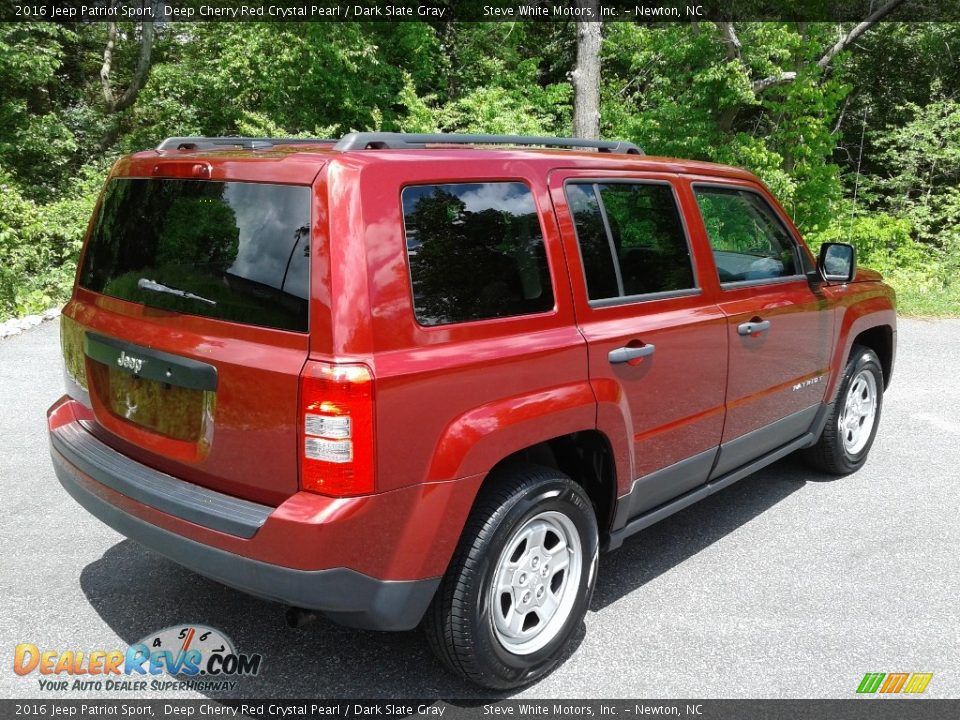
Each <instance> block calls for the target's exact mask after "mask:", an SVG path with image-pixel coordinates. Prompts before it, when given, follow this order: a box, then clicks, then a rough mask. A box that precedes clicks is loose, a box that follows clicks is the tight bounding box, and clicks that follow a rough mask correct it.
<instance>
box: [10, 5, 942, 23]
mask: <svg viewBox="0 0 960 720" xmlns="http://www.w3.org/2000/svg"><path fill="white" fill-rule="evenodd" d="M868 19H874V20H880V21H886V22H897V21H899V22H951V21H960V0H711V1H709V2H697V1H696V0H635V1H634V2H629V1H627V0H623V1H615V2H611V1H609V0H599V1H597V0H392V1H387V2H378V1H377V0H354V1H353V2H340V1H331V0H3V1H2V2H0V21H5V22H18V21H19V22H23V21H28V22H30V21H54V22H62V23H87V22H123V21H128V22H129V21H136V22H144V21H147V22H156V23H171V22H220V21H224V22H437V23H443V22H455V21H456V22H479V21H493V22H518V21H532V22H570V21H588V22H636V23H661V22H700V21H741V22H742V21H787V22H824V21H831V22H862V21H864V20H868Z"/></svg>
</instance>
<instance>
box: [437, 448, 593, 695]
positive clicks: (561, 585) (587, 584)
mask: <svg viewBox="0 0 960 720" xmlns="http://www.w3.org/2000/svg"><path fill="white" fill-rule="evenodd" d="M487 482H488V485H486V486H485V487H484V489H482V490H481V493H480V495H478V497H477V501H476V503H475V505H474V508H473V510H472V511H471V513H470V516H469V519H468V520H467V523H466V526H465V528H464V531H463V535H462V537H461V539H460V543H459V545H458V546H457V550H456V551H455V553H454V556H453V559H452V560H451V562H450V566H449V568H448V569H447V572H446V574H445V575H444V578H443V580H442V581H441V583H440V587H439V588H438V590H437V594H436V596H435V597H434V600H433V603H432V604H431V606H430V608H429V609H428V610H427V614H426V616H425V618H424V628H425V631H426V634H427V639H428V640H429V643H430V646H431V648H432V650H433V651H434V653H435V654H436V656H437V657H438V658H439V659H440V661H441V662H442V663H443V664H444V665H445V666H446V667H447V668H448V669H449V670H451V671H452V672H453V673H455V674H457V675H460V676H461V677H463V678H465V679H466V680H469V681H470V682H473V683H475V684H477V685H480V686H482V687H485V688H491V689H498V690H503V689H508V688H514V687H518V686H520V685H525V684H527V683H530V682H533V681H534V680H537V679H538V678H540V677H543V676H544V675H546V674H547V673H548V672H550V671H551V670H552V669H553V668H554V667H555V666H556V665H557V664H558V663H559V662H560V660H561V659H562V657H563V651H564V649H565V648H566V646H567V645H568V644H569V641H570V640H571V638H572V636H573V634H574V633H575V632H576V631H577V630H578V629H579V628H580V625H581V623H582V621H583V617H584V615H585V614H586V612H587V608H588V607H589V605H590V599H591V597H592V596H593V588H594V583H595V580H596V573H597V555H598V549H599V536H598V532H597V520H596V515H595V514H594V510H593V506H592V504H591V502H590V499H589V497H588V496H587V494H586V493H585V492H584V490H583V488H581V487H580V486H579V485H578V484H577V483H575V482H574V481H573V480H571V479H570V478H569V477H567V476H566V475H564V474H563V473H560V472H558V471H556V470H552V469H549V468H545V467H540V466H536V465H518V466H514V467H512V468H509V469H508V470H506V471H505V472H502V473H499V474H498V475H497V477H492V478H490V479H489V480H488V481H487ZM564 562H565V563H566V565H565V566H563V565H562V564H563V563H564ZM502 582H507V583H508V585H507V587H505V588H503V586H502V585H501V583H502ZM494 583H497V587H498V588H500V589H501V591H499V592H497V591H495V589H494Z"/></svg>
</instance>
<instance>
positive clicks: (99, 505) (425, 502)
mask: <svg viewBox="0 0 960 720" xmlns="http://www.w3.org/2000/svg"><path fill="white" fill-rule="evenodd" d="M88 412H89V411H87V410H86V408H84V407H83V406H80V405H78V404H77V403H76V402H75V401H72V400H69V399H67V398H64V399H62V400H60V401H59V402H58V403H57V404H55V405H54V406H53V407H52V408H51V409H50V412H49V414H48V424H49V430H50V451H51V456H52V459H53V465H54V469H55V471H56V474H57V478H58V479H59V481H60V484H61V485H63V487H64V488H65V489H66V491H67V492H68V493H69V494H70V495H71V496H72V497H73V498H74V499H75V500H76V501H77V502H78V503H80V505H82V506H83V507H84V508H86V509H87V510H88V511H89V512H90V513H91V514H92V515H94V516H95V517H97V518H98V519H100V520H101V521H103V522H104V523H106V524H107V525H109V526H110V527H112V528H113V529H115V530H116V531H117V532H119V533H121V534H123V535H125V536H126V537H129V538H131V539H133V540H136V541H137V542H139V543H141V544H143V545H145V546H146V547H148V548H150V549H151V550H154V551H156V552H158V553H160V554H161V555H164V556H166V557H168V558H170V559H171V560H173V561H174V562H177V563H179V564H180V565H183V566H185V567H187V568H189V569H191V570H193V571H195V572H197V573H199V574H201V575H205V576H207V577H210V578H212V579H214V580H217V581H219V582H222V583H224V584H225V585H229V586H231V587H234V588H237V589H239V590H242V591H244V592H247V593H250V594H252V595H256V596H259V597H262V598H266V599H269V600H274V601H278V602H282V603H286V604H289V605H293V606H296V607H302V608H307V609H311V610H316V611H318V612H319V613H321V614H323V615H325V616H327V617H329V618H330V619H332V620H334V621H337V622H340V623H342V624H344V625H350V626H353V627H361V628H368V629H374V630H409V629H411V628H413V627H415V626H416V625H417V624H418V623H419V621H420V619H421V618H422V617H423V614H424V612H425V611H426V609H427V607H428V605H429V604H430V601H431V600H432V598H433V595H434V592H435V590H436V588H437V586H438V585H439V582H440V575H442V572H443V569H442V567H441V565H443V566H445V564H446V562H447V561H448V560H449V556H450V554H451V553H452V550H453V546H454V545H455V543H456V541H457V539H458V535H459V530H457V532H456V533H453V532H451V531H452V530H453V527H451V521H453V522H454V523H457V525H455V526H454V527H462V518H459V516H460V515H461V514H462V515H463V518H465V515H466V512H467V511H468V509H469V505H470V503H471V502H472V498H473V493H472V492H470V491H471V490H475V484H478V482H479V480H478V481H477V483H474V482H469V483H466V484H464V485H461V483H462V482H463V481H455V482H451V483H440V484H437V485H441V486H443V487H436V488H434V487H431V486H426V490H425V489H424V488H423V487H421V488H411V489H409V490H402V491H395V492H393V493H383V494H381V495H373V496H368V497H364V498H348V499H333V498H325V497H323V496H317V495H312V494H311V493H297V494H296V495H294V496H293V497H291V498H290V500H288V501H287V502H286V503H284V504H283V505H281V506H280V507H278V508H270V507H268V506H262V505H258V504H255V503H250V502H248V501H245V500H240V499H237V498H234V497H231V496H228V495H225V494H222V493H218V492H216V491H213V490H209V489H207V488H201V487H199V486H197V485H193V484H191V483H187V482H185V481H183V480H179V479H178V478H174V477H171V476H170V475H166V474H164V473H161V472H159V471H157V470H154V469H152V468H149V467H147V466H145V465H142V464H140V463H137V462H135V461H133V460H132V459H130V458H128V457H126V456H125V455H123V454H122V453H120V452H118V451H117V450H114V449H113V448H111V447H109V446H108V445H106V444H104V443H102V442H101V441H99V440H98V439H97V438H96V437H94V435H93V434H92V433H90V432H89V431H88V430H87V425H86V421H85V420H84V414H85V413H88ZM398 493H400V494H401V495H398ZM406 493H413V496H412V497H410V498H405V497H403V496H402V495H403V494H406ZM465 494H466V495H468V496H469V497H467V498H464V497H463V496H464V495H465ZM301 496H306V497H301ZM390 496H393V497H390ZM465 499H466V504H465V508H464V509H463V511H462V513H461V509H460V506H461V505H464V500H465ZM309 503H312V505H308V504H309ZM403 508H406V510H405V512H407V513H408V515H404V514H398V513H401V512H403V510H402V509H403ZM444 510H446V512H447V515H446V516H444V514H443V513H444ZM438 511H439V512H438ZM451 515H452V516H453V517H451ZM373 518H376V519H377V520H376V522H374V521H373V520H372V519H373ZM358 522H359V523H360V524H359V526H358ZM345 536H349V537H352V542H351V543H349V545H347V543H344V542H343V538H344V537H345ZM451 536H452V538H451ZM304 542H312V543H313V545H312V546H311V547H308V548H304V547H303V543H304ZM357 546H360V548H362V549H363V550H364V552H363V553H361V554H359V555H358V551H357V549H356V548H357ZM277 560H281V561H279V562H278V561H277ZM358 560H362V561H363V562H356V561H358ZM309 562H312V564H313V565H314V567H309V566H307V567H303V565H305V564H307V563H309ZM371 563H372V564H373V565H374V566H377V565H379V566H380V567H383V568H386V569H387V571H388V572H389V571H390V570H391V569H392V570H393V571H394V572H395V573H397V574H399V573H401V572H403V570H404V568H405V567H406V568H407V570H406V572H405V573H404V574H406V575H407V577H400V578H398V579H393V578H391V576H390V575H389V574H388V575H387V578H389V579H385V578H383V577H377V576H374V575H372V574H370V573H368V572H364V571H363V570H365V569H366V568H365V567H360V568H358V567H356V565H367V566H369V565H371ZM411 563H414V565H411ZM297 564H299V565H301V567H296V566H293V565H297ZM351 565H353V566H351ZM413 566H418V567H419V568H420V569H421V571H422V572H421V573H420V574H419V576H418V575H417V574H414V573H411V572H410V570H409V568H410V567H413ZM430 570H433V571H434V572H432V573H430V574H428V573H429V571H430ZM411 574H413V577H412V578H410V575H411Z"/></svg>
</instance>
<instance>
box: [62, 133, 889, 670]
mask: <svg viewBox="0 0 960 720" xmlns="http://www.w3.org/2000/svg"><path fill="white" fill-rule="evenodd" d="M490 145H496V146H500V147H493V148H491V147H486V149H481V147H478V146H490ZM504 145H510V146H512V147H503V146H504ZM531 145H536V146H540V147H539V148H536V149H534V148H531V147H528V146H531ZM551 147H552V148H554V149H548V148H551ZM558 147H572V148H580V150H579V151H578V150H570V149H556V148H558ZM588 149H589V151H587V150H588ZM61 338H62V345H63V355H64V360H65V365H66V382H67V387H68V393H67V395H66V396H64V397H63V398H61V399H60V400H58V401H57V402H56V403H55V404H54V405H53V407H52V408H51V409H50V411H49V417H48V421H49V431H50V441H51V452H52V456H53V462H54V465H55V468H56V472H57V476H58V477H59V479H60V482H61V483H62V484H63V486H64V487H65V488H66V490H67V491H68V492H69V493H70V494H71V495H72V496H73V497H74V498H75V499H76V500H77V501H78V502H79V503H80V504H81V505H83V506H84V507H85V508H87V510H89V511H90V512H91V513H93V514H94V515H95V516H97V517H98V518H100V519H101V520H103V521H104V522H105V523H107V524H108V525H110V526H112V527H113V528H115V529H116V530H118V531H119V532H121V533H123V534H124V535H127V536H128V537H131V538H134V539H135V540H137V541H139V542H141V543H143V544H144V545H146V546H147V547H150V548H152V549H154V550H156V551H157V552H159V553H162V554H163V555H166V556H167V557H169V558H171V559H173V560H175V561H176V562H178V563H181V564H182V565H185V566H186V567H188V568H191V569H193V570H195V571H196V572H198V573H201V574H203V575H206V576H209V577H211V578H214V579H216V580H218V581H221V582H223V583H225V584H227V585H230V586H233V587H235V588H239V589H241V590H244V591H247V592H249V593H253V594H255V595H258V596H261V597H264V598H270V599H273V600H277V601H281V602H284V603H287V604H289V605H291V606H294V607H298V608H307V609H311V610H315V611H318V612H320V613H322V614H324V615H326V616H329V617H330V618H333V619H334V620H337V621H339V622H342V623H346V624H349V625H355V626H359V627H367V628H376V629H381V630H404V629H409V628H413V627H415V626H416V625H418V624H421V623H422V624H423V626H424V628H425V629H426V634H427V636H428V638H429V640H430V643H431V645H432V646H433V648H434V650H435V651H436V653H437V654H438V656H439V657H440V659H441V660H442V661H443V663H444V664H445V665H446V666H448V667H449V668H450V669H452V670H453V671H455V672H457V673H460V674H461V675H463V676H464V677H467V678H469V679H471V680H473V681H474V682H477V683H479V684H482V685H485V686H488V687H500V688H505V687H511V686H516V685H519V684H522V683H526V682H530V681H532V680H534V679H536V678H538V677H540V676H542V675H543V674H544V673H546V672H548V671H549V670H550V669H551V668H552V667H553V666H554V665H555V664H556V663H557V662H558V661H559V658H560V657H561V656H562V650H563V648H564V645H565V644H566V643H567V642H568V640H569V638H570V636H571V634H572V633H573V632H574V631H575V629H576V628H577V627H578V626H579V625H580V623H581V621H582V619H583V617H584V614H585V612H586V610H587V607H588V605H589V603H590V597H591V594H592V592H593V587H594V581H595V579H596V575H597V568H598V551H599V550H600V549H601V548H604V549H611V548H615V547H617V546H619V545H620V543H621V542H622V541H623V539H624V538H625V537H626V536H628V535H630V534H631V533H634V532H636V531H638V530H641V529H643V528H644V527H647V526H649V525H650V524H652V523H654V522H656V521H658V520H660V519H661V518H664V517H666V516H667V515H669V514H670V513H673V512H675V511H677V510H679V509H681V508H683V507H686V506H688V505H690V504H691V503H693V502H695V501H697V500H699V499H701V498H703V497H706V496H707V495H710V494H711V493H714V492H716V491H717V490H719V489H721V488H723V487H726V486H727V485H730V484H731V483H733V482H735V481H736V480H738V479H740V478H742V477H744V476H746V475H748V474H749V473H752V472H754V471H755V470H757V469H759V468H761V467H763V466H764V465H767V464H768V463H771V462H773V461H775V460H777V459H778V458H782V457H783V456H785V455H787V454H788V453H790V452H793V451H794V450H800V449H805V453H806V454H807V455H808V456H809V457H810V459H811V460H813V461H814V463H815V464H816V465H817V466H818V467H820V468H822V469H823V470H825V471H827V472H830V473H834V474H844V473H849V472H852V471H854V470H856V469H858V468H859V467H860V466H861V465H862V464H863V463H864V461H865V460H866V457H867V453H868V452H869V450H870V446H871V444H872V442H873V438H874V435H875V433H876V430H877V425H878V422H879V419H880V410H881V403H882V399H883V391H884V388H885V387H886V386H887V384H888V383H889V382H890V374H891V370H892V368H893V363H894V356H895V350H896V317H895V313H894V294H893V292H892V291H891V289H890V288H889V287H887V286H886V285H884V284H883V283H882V282H881V279H880V276H879V275H878V274H877V273H875V272H871V271H869V270H864V269H860V270H857V269H856V268H855V264H854V257H853V249H852V248H851V247H850V246H849V245H842V244H829V245H826V246H824V247H823V248H822V250H821V252H820V256H819V259H815V258H814V257H813V256H812V255H811V253H810V251H809V250H808V249H807V247H806V246H805V245H804V243H803V241H802V240H801V238H800V235H799V234H798V232H797V230H796V228H794V226H793V224H792V223H791V222H790V220H789V218H788V217H787V215H786V214H785V213H784V211H783V209H782V208H781V207H780V206H779V205H778V204H777V202H776V200H774V198H773V197H772V196H771V195H770V193H769V192H768V191H767V189H766V188H765V187H764V186H763V185H762V184H761V183H760V182H759V181H758V180H757V179H756V178H755V177H754V176H753V175H751V174H750V173H748V172H745V171H743V170H738V169H735V168H732V167H722V166H718V165H713V164H708V163H702V162H688V161H683V160H671V159H663V158H652V157H647V156H644V155H643V154H642V153H640V152H639V150H637V149H636V148H635V147H634V146H632V145H630V144H628V143H616V142H590V141H582V140H564V139H558V138H515V137H503V136H457V135H438V136H433V135H430V136H426V135H402V134H389V133H356V134H352V135H348V136H346V137H344V138H343V139H341V140H340V141H339V142H334V141H322V140H311V141H304V140H281V139H274V140H270V139H250V138H172V139H170V140H167V141H165V142H164V143H163V144H162V145H160V147H159V148H158V149H157V150H156V151H150V152H141V153H137V154H135V155H131V156H129V157H125V158H123V159H122V160H120V161H119V162H118V163H117V164H116V165H115V166H114V168H113V170H112V171H111V173H110V177H109V180H108V181H107V184H106V186H105V188H104V191H103V194H102V196H101V198H100V201H99V203H98V205H97V208H96V210H95V212H94V217H93V220H92V221H91V224H90V228H89V232H88V236H87V239H86V242H85V246H84V250H83V253H82V257H81V261H80V267H79V270H78V273H77V281H76V288H75V290H74V294H73V297H72V299H71V300H70V302H69V303H68V304H67V306H66V308H65V309H64V312H63V319H62V331H61Z"/></svg>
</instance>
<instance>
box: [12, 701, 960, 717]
mask: <svg viewBox="0 0 960 720" xmlns="http://www.w3.org/2000/svg"><path fill="white" fill-rule="evenodd" d="M28 717H30V718H58V717H60V718H82V719H84V720H85V719H86V718H104V717H119V718H178V717H180V718H210V717H219V718H250V719H251V720H258V719H259V718H384V717H392V718H421V717H423V718H427V717H432V718H443V720H482V719H483V718H510V719H511V720H529V719H530V718H536V717H545V718H563V719H565V720H566V719H567V718H570V719H580V718H604V717H605V718H616V720H624V719H628V718H655V717H683V718H691V719H692V720H726V719H727V718H730V719H735V720H753V719H756V720H781V719H783V720H787V719H792V718H802V719H807V718H809V720H827V719H829V720H848V719H849V720H859V719H860V718H862V719H863V720H868V719H869V720H886V719H887V718H889V720H913V719H914V718H916V719H918V720H926V719H927V718H929V719H930V720H934V719H937V720H939V719H940V718H957V717H960V700H935V699H920V698H911V699H906V698H882V699H881V698H877V697H874V698H857V699H849V700H496V699H487V700H243V701H241V700H223V701H218V700H0V718H4V719H6V718H28Z"/></svg>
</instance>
